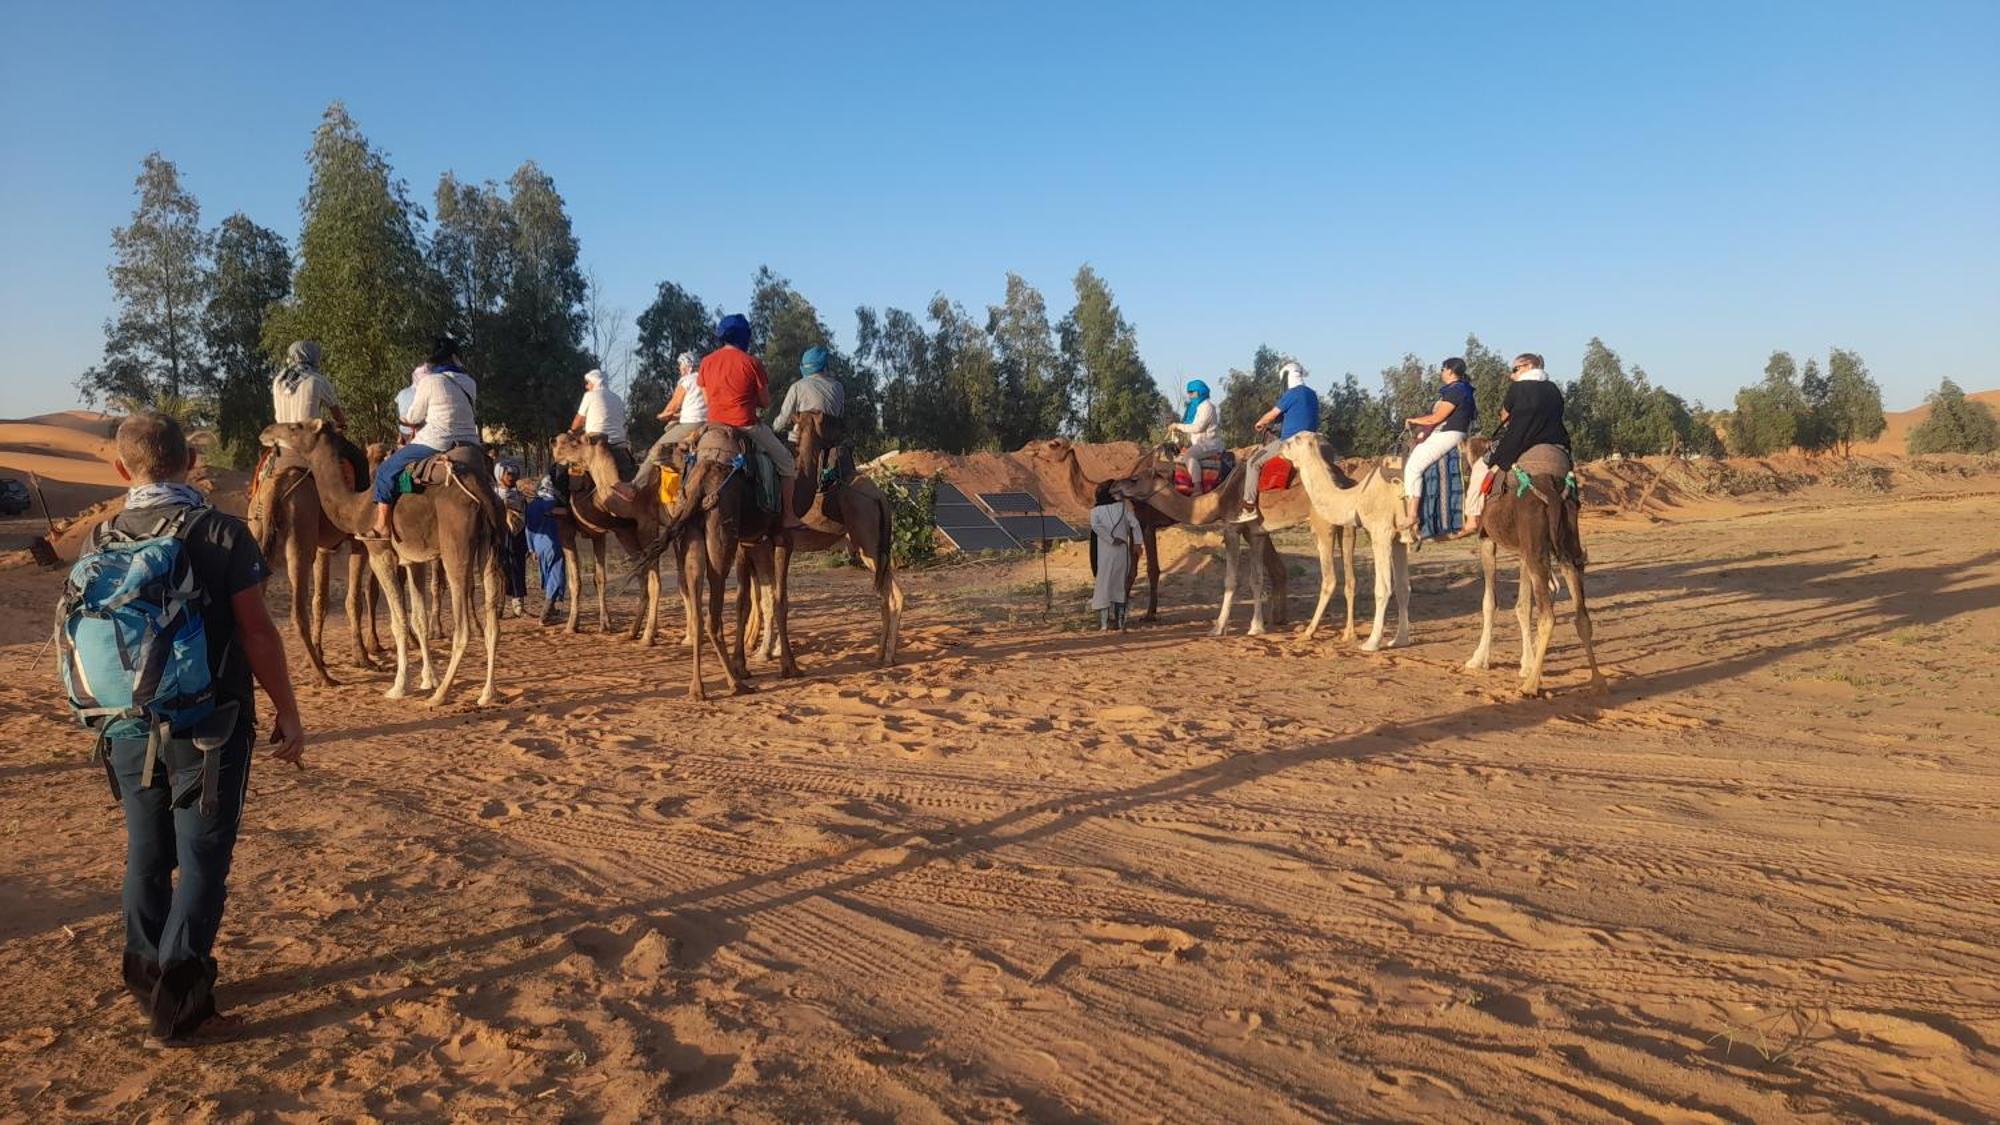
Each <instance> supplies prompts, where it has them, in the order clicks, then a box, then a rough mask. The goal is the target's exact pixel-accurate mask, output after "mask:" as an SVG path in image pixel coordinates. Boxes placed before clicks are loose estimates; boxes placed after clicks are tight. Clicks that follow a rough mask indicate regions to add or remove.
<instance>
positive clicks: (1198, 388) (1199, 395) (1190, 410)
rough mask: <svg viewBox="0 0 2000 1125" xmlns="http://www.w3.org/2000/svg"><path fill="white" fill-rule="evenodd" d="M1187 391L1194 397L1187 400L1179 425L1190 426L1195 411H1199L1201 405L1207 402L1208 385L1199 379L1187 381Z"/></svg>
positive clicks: (1192, 422)
mask: <svg viewBox="0 0 2000 1125" xmlns="http://www.w3.org/2000/svg"><path fill="white" fill-rule="evenodd" d="M1187 389H1188V393H1189V394H1191V395H1193V396H1194V397H1193V398H1191V399H1189V400H1188V404H1187V409H1186V410H1185V411H1183V412H1182V413H1181V424H1182V425H1187V426H1191V425H1193V424H1194V413H1195V411H1197V410H1200V409H1201V404H1202V403H1204V402H1207V401H1208V384H1207V383H1204V382H1202V381H1201V380H1200V379H1189V380H1188V385H1187Z"/></svg>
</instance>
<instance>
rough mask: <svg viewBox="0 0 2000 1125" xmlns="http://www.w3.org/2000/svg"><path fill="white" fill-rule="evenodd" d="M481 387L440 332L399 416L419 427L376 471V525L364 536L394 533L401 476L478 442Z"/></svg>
mask: <svg viewBox="0 0 2000 1125" xmlns="http://www.w3.org/2000/svg"><path fill="white" fill-rule="evenodd" d="M478 397H479V386H478V384H476V383H474V382H473V380H472V376H470V375H468V374H466V373H465V368H463V367H461V366H459V359H458V341H456V340H454V339H452V338H451V337H449V336H440V337H438V339H437V343H436V344H434V345H433V346H432V347H431V359H430V363H429V365H428V369H427V370H424V371H423V373H422V374H421V375H420V376H418V378H417V385H416V394H414V395H412V396H411V398H410V407H409V410H408V412H406V413H405V414H404V415H403V416H402V418H401V419H399V421H401V422H402V424H403V425H405V426H409V427H411V428H413V429H415V430H416V437H415V438H414V439H413V440H411V442H410V443H409V444H408V445H405V446H403V447H402V448H401V449H398V450H396V451H395V452H394V453H391V454H389V456H388V458H387V459H386V460H384V461H383V462H382V467H381V468H379V469H377V470H375V525H374V526H373V527H372V528H370V529H369V531H368V533H367V535H365V536H364V538H368V539H387V538H389V529H390V523H389V512H390V508H391V506H392V505H394V504H395V503H396V475H397V474H398V473H401V472H402V471H403V470H404V469H407V468H409V467H411V466H413V465H415V464H417V463H418V462H419V461H422V460H423V459H424V458H426V457H435V456H437V455H438V454H440V453H449V452H451V451H452V450H453V449H456V448H458V447H459V446H461V445H478V444H479V423H478V421H477V420H475V419H474V417H473V403H474V401H476V400H477V398H478Z"/></svg>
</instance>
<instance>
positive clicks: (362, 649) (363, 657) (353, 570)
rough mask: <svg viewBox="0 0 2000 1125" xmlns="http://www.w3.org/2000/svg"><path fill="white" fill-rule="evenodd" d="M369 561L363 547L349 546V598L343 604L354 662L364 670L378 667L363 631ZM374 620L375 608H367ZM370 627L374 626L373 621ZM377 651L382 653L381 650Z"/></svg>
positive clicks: (355, 544) (350, 544) (354, 544)
mask: <svg viewBox="0 0 2000 1125" xmlns="http://www.w3.org/2000/svg"><path fill="white" fill-rule="evenodd" d="M367 566H368V561H367V560H366V559H364V558H362V557H361V546H360V544H357V543H349V544H348V545H347V597H346V600H345V602H344V603H343V604H344V605H345V606H346V608H347V631H348V634H349V636H351V637H352V638H353V640H354V662H355V663H356V664H359V665H361V666H362V667H364V668H373V667H375V666H376V664H375V657H374V654H373V653H371V652H369V650H368V636H367V633H366V632H364V631H363V629H362V623H361V615H362V606H363V604H364V602H366V601H367V600H368V577H367V569H366V568H367ZM367 608H368V609H369V610H370V611H371V612H370V614H369V616H370V617H371V618H372V617H373V616H374V615H373V612H372V611H373V610H374V608H375V607H374V606H373V605H372V604H370V605H368V607H367ZM369 624H370V625H372V624H374V622H373V621H372V620H371V621H370V622H369ZM377 651H380V650H379V648H378V649H377Z"/></svg>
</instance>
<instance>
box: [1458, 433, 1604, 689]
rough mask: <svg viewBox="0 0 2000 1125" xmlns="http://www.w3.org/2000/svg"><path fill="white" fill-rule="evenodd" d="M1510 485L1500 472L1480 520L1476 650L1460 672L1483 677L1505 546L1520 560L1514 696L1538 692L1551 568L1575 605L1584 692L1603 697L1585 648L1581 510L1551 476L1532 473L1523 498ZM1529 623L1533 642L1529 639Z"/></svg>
mask: <svg viewBox="0 0 2000 1125" xmlns="http://www.w3.org/2000/svg"><path fill="white" fill-rule="evenodd" d="M1531 452H1532V451H1531ZM1517 479H1518V478H1516V477H1515V476H1514V474H1513V473H1511V472H1508V473H1502V474H1500V479H1499V480H1497V481H1496V482H1494V487H1493V492H1492V495H1490V496H1488V497H1487V499H1486V510H1485V512H1484V514H1483V515H1482V516H1481V518H1480V521H1479V566H1480V569H1481V570H1482V571H1484V572H1485V576H1486V588H1485V593H1484V596H1483V597H1482V598H1481V599H1480V614H1481V621H1480V629H1479V647H1478V648H1476V649H1474V650H1473V652H1472V656H1471V657H1470V658H1469V659H1467V660H1466V662H1465V666H1466V667H1467V668H1468V669H1471V670H1473V671H1484V670H1485V669H1486V667H1487V664H1488V657H1489V656H1490V655H1491V653H1492V650H1493V585H1494V576H1495V574H1496V572H1497V571H1498V570H1499V568H1500V550H1501V548H1503V547H1504V548H1506V549H1507V550H1510V551H1513V552H1515V553H1516V554H1517V555H1519V556H1520V559H1521V585H1520V590H1519V591H1518V592H1517V594H1516V596H1515V599H1514V617H1515V619H1516V620H1518V621H1519V622H1520V623H1521V694H1522V695H1524V696H1530V697H1532V696H1537V695H1540V694H1541V691H1542V666H1543V662H1544V661H1545V660H1546V659H1547V658H1548V654H1549V637H1550V635H1551V634H1553V633H1554V632H1555V568H1556V567H1560V568H1561V571H1562V576H1563V579H1564V581H1565V582H1567V583H1568V585H1569V591H1570V595H1571V596H1572V597H1573V598H1575V599H1576V635H1577V636H1578V637H1580V638H1582V640H1583V655H1584V659H1585V660H1586V661H1588V662H1589V664H1590V686H1589V690H1591V691H1593V692H1600V693H1601V692H1604V691H1607V690H1609V685H1608V684H1606V682H1605V679H1604V673H1603V672H1601V671H1599V670H1598V667H1597V648H1596V646H1595V645H1594V644H1592V643H1591V636H1590V605H1589V600H1588V598H1587V597H1586V596H1585V595H1584V589H1583V567H1584V563H1585V561H1586V557H1585V554H1584V550H1583V535H1582V533H1581V531H1579V529H1578V527H1577V519H1578V516H1579V514H1580V512H1581V505H1579V504H1578V503H1577V501H1576V500H1575V499H1574V498H1572V497H1570V496H1569V495H1567V494H1566V491H1565V489H1564V487H1563V482H1562V481H1560V480H1558V479H1556V478H1555V477H1554V476H1552V475H1550V474H1547V473H1535V474H1532V475H1531V477H1530V487H1529V491H1528V492H1527V494H1526V495H1522V494H1520V492H1519V491H1518V489H1517V488H1516V487H1515V481H1516V480H1517ZM1531 623H1532V624H1533V628H1534V640H1533V642H1532V643H1530V641H1529V637H1528V630H1529V628H1530V624H1531Z"/></svg>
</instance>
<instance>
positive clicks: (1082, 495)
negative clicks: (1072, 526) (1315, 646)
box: [1028, 438, 1291, 635]
mask: <svg viewBox="0 0 2000 1125" xmlns="http://www.w3.org/2000/svg"><path fill="white" fill-rule="evenodd" d="M1028 452H1029V454H1030V455H1031V456H1033V457H1034V458H1035V459H1036V460H1038V461H1046V462H1049V463H1052V464H1056V465H1061V466H1063V467H1064V473H1065V476H1064V484H1065V486H1066V487H1067V488H1068V489H1069V494H1070V496H1069V498H1070V502H1071V503H1072V504H1074V505H1075V506H1076V507H1078V508H1081V509H1083V510H1085V511H1088V510H1089V509H1091V508H1092V507H1094V506H1096V503H1097V484H1098V482H1096V481H1093V480H1091V479H1090V478H1088V477H1086V476H1084V475H1083V466H1082V465H1081V464H1080V463H1079V462H1078V461H1077V456H1076V447H1075V446H1074V445H1072V444H1071V443H1070V442H1069V440H1068V439H1066V438H1048V439H1046V440H1044V441H1038V442H1034V443H1032V444H1030V445H1029V446H1028ZM1237 463H1238V464H1239V465H1240V464H1241V463H1242V460H1241V459H1240V458H1239V459H1238V462H1237ZM1116 479H1118V480H1120V481H1122V482H1126V483H1128V484H1130V483H1140V482H1143V483H1144V487H1141V488H1137V489H1133V490H1131V491H1132V494H1131V495H1130V496H1128V499H1130V500H1132V501H1133V505H1132V507H1133V510H1134V512H1135V513H1136V514H1137V515H1138V517H1139V530H1140V532H1141V533H1142V534H1143V535H1144V536H1145V544H1146V616H1145V620H1147V621H1153V620H1156V619H1158V617H1159V615H1160V539H1159V536H1160V529H1161V528H1167V527H1174V526H1176V525H1178V524H1186V523H1187V522H1188V519H1187V518H1186V514H1185V511H1184V506H1185V509H1186V510H1191V509H1192V507H1193V505H1194V503H1195V498H1190V497H1186V496H1182V495H1180V494H1179V493H1178V492H1175V491H1174V488H1173V466H1172V464H1170V463H1163V462H1162V461H1161V460H1160V458H1159V457H1158V456H1157V455H1155V456H1148V457H1142V458H1140V459H1139V462H1138V463H1137V464H1135V465H1134V466H1133V467H1132V471H1131V472H1129V473H1127V474H1125V475H1124V476H1123V477H1120V478H1116ZM1230 481H1234V482H1235V483H1234V484H1230ZM1230 481H1224V482H1223V483H1222V484H1218V485H1217V486H1216V488H1215V490H1214V491H1213V492H1210V493H1208V494H1207V495H1205V496H1203V497H1200V498H1199V499H1201V500H1206V499H1207V498H1208V497H1209V496H1218V495H1222V494H1224V489H1223V485H1224V484H1230V486H1231V487H1234V488H1241V487H1242V478H1241V477H1231V478H1230ZM1142 493H1143V495H1142ZM1228 495H1230V496H1235V495H1236V493H1228ZM1155 498H1157V499H1158V503H1155ZM1229 514H1233V512H1230V511H1225V510H1224V509H1220V508H1218V509H1216V510H1215V514H1212V515H1210V516H1209V517H1208V518H1207V519H1205V520H1203V521H1202V522H1204V523H1213V522H1215V521H1216V520H1217V519H1226V518H1227V517H1228V515H1229ZM1281 526H1282V527H1290V526H1291V524H1290V523H1286V524H1283V525H1281ZM1265 528H1266V529H1267V530H1279V528H1278V527H1272V526H1271V525H1270V520H1269V517H1268V516H1267V517H1266V520H1265ZM1224 539H1225V540H1227V541H1232V542H1233V539H1232V536H1231V534H1230V532H1229V531H1228V530H1227V528H1225V530H1224ZM1256 540H1257V544H1258V557H1259V561H1260V562H1261V563H1262V564H1263V573H1264V581H1265V582H1266V583H1268V584H1269V587H1270V588H1271V589H1272V590H1274V591H1275V592H1276V593H1275V601H1274V604H1273V606H1272V612H1271V623H1272V624H1273V625H1284V624H1287V623H1288V622H1289V621H1290V615H1289V611H1288V609H1287V607H1286V604H1285V598H1286V592H1287V585H1288V583H1287V577H1288V576H1287V575H1286V573H1285V560H1284V558H1283V556H1281V555H1279V554H1278V549H1277V548H1276V547H1275V546H1273V545H1272V544H1271V540H1270V537H1269V536H1267V535H1260V536H1257V537H1256ZM1234 558H1235V556H1234V554H1233V549H1232V554H1231V555H1230V560H1231V563H1232V565H1233V563H1234ZM1230 573H1231V574H1232V575H1234V573H1235V572H1234V570H1233V569H1232V570H1231V571H1230ZM1131 578H1132V580H1133V581H1135V582H1136V580H1137V578H1138V571H1137V570H1136V569H1135V570H1133V572H1132V576H1131ZM1229 588H1230V589H1231V590H1234V588H1235V581H1234V579H1233V577H1232V579H1231V580H1230V584H1229ZM1127 596H1128V600H1129V596H1130V587H1129V586H1128V587H1127ZM1223 619H1224V620H1225V621H1226V620H1227V619H1228V614H1227V613H1226V612H1225V613H1224V615H1223ZM1220 632H1221V629H1220V626H1218V628H1217V634H1218V635H1220ZM1252 632H1253V634H1254V633H1261V632H1263V625H1262V622H1261V619H1260V620H1259V621H1258V622H1257V623H1256V625H1255V626H1254V627H1253V629H1252Z"/></svg>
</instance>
